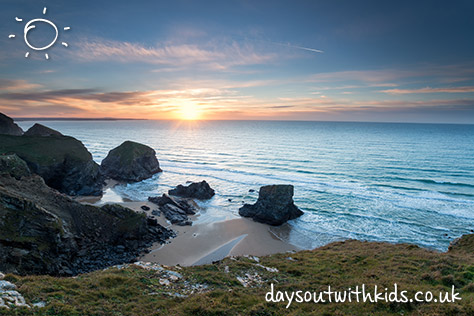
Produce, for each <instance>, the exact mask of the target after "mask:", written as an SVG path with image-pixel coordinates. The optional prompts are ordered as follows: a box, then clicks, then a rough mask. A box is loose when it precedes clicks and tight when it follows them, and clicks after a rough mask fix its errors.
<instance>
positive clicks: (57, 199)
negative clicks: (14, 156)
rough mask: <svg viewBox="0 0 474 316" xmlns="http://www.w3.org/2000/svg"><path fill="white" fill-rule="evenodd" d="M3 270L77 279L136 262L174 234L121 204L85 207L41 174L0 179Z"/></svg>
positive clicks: (1, 266)
mask: <svg viewBox="0 0 474 316" xmlns="http://www.w3.org/2000/svg"><path fill="white" fill-rule="evenodd" d="M0 218H1V220H0V271H2V272H12V273H17V274H51V275H75V274H78V273H83V272H88V271H92V270H96V269H102V268H105V267H107V266H110V265H115V264H121V263H124V262H130V261H132V260H134V259H135V258H136V257H137V256H138V255H139V254H140V252H141V251H142V250H145V249H146V248H148V247H149V246H150V245H151V244H152V243H153V242H163V241H164V240H165V239H167V238H169V237H171V236H172V234H173V233H172V232H171V231H169V230H168V229H166V228H164V227H162V226H160V225H159V224H157V223H156V222H155V223H149V221H148V220H147V217H146V216H145V215H144V214H138V213H136V212H134V211H132V210H130V209H127V208H124V207H122V206H120V205H105V206H102V207H101V208H98V207H95V206H91V205H83V204H80V203H78V202H75V201H73V200H72V199H70V198H69V197H67V196H65V195H63V194H61V193H59V192H57V191H56V190H54V189H51V188H49V187H48V186H46V185H45V184H44V181H43V179H42V178H41V177H39V176H37V175H32V176H24V177H22V178H21V179H19V180H18V179H15V178H13V177H11V176H9V175H2V176H0Z"/></svg>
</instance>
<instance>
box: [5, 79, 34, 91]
mask: <svg viewBox="0 0 474 316" xmlns="http://www.w3.org/2000/svg"><path fill="white" fill-rule="evenodd" d="M39 87H41V85H39V84H35V83H30V82H28V81H26V80H11V79H0V91H1V90H9V91H11V90H30V89H35V88H39Z"/></svg>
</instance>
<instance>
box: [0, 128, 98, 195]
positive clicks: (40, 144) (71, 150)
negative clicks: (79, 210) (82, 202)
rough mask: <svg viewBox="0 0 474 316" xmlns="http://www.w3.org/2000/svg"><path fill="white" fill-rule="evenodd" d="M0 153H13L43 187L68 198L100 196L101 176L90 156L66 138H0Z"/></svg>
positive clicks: (77, 144)
mask: <svg viewBox="0 0 474 316" xmlns="http://www.w3.org/2000/svg"><path fill="white" fill-rule="evenodd" d="M0 154H16V155H17V156H18V157H20V158H21V159H23V160H24V161H25V162H26V163H27V165H28V167H29V169H30V170H31V172H33V173H36V174H38V175H40V176H41V177H42V178H43V179H44V181H45V182H46V184H47V185H49V186H50V187H52V188H54V189H57V190H58V191H60V192H63V193H66V194H69V195H101V194H102V186H103V182H104V181H103V176H102V174H101V172H100V167H99V165H98V164H97V163H95V162H94V160H92V155H91V154H90V152H89V151H88V150H87V149H86V147H84V145H83V144H82V143H81V142H80V141H78V140H77V139H75V138H73V137H69V136H48V137H45V136H26V135H24V136H11V135H0Z"/></svg>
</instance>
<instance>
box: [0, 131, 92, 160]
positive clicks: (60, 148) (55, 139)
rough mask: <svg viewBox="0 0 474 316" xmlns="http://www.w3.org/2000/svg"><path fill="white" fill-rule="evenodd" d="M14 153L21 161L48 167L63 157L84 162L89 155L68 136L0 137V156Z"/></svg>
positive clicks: (79, 144) (89, 157)
mask: <svg viewBox="0 0 474 316" xmlns="http://www.w3.org/2000/svg"><path fill="white" fill-rule="evenodd" d="M10 153H15V154H17V155H18V156H19V157H20V158H21V159H23V160H25V161H27V162H30V163H35V164H38V165H43V166H48V165H54V164H58V163H61V162H62V161H63V160H64V159H65V157H69V158H70V159H73V160H77V161H82V162H86V161H89V160H91V159H92V156H91V154H90V153H89V152H88V151H87V149H86V148H85V147H84V145H83V144H82V143H81V142H80V141H78V140H77V139H75V138H73V137H69V136H49V137H41V136H21V137H19V136H11V135H0V154H10Z"/></svg>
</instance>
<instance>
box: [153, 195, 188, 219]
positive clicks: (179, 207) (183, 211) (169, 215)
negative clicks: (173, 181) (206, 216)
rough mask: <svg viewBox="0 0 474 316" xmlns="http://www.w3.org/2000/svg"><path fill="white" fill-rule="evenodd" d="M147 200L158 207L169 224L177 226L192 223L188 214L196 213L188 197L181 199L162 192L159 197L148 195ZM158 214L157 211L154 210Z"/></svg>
mask: <svg viewBox="0 0 474 316" xmlns="http://www.w3.org/2000/svg"><path fill="white" fill-rule="evenodd" d="M148 200H149V201H150V202H152V203H155V204H157V205H158V207H159V211H160V212H161V213H163V215H164V216H165V217H166V219H167V220H169V221H170V222H171V224H176V225H179V226H184V225H192V222H191V221H190V220H189V218H188V215H194V214H196V208H197V207H196V204H195V203H194V201H192V200H190V199H181V198H176V197H171V196H169V195H166V194H163V195H162V196H160V197H158V196H157V197H149V198H148ZM156 214H158V212H156Z"/></svg>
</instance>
